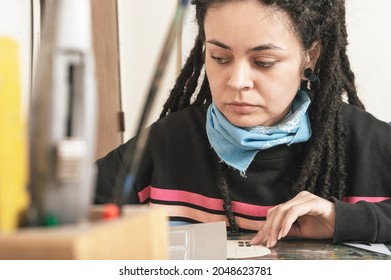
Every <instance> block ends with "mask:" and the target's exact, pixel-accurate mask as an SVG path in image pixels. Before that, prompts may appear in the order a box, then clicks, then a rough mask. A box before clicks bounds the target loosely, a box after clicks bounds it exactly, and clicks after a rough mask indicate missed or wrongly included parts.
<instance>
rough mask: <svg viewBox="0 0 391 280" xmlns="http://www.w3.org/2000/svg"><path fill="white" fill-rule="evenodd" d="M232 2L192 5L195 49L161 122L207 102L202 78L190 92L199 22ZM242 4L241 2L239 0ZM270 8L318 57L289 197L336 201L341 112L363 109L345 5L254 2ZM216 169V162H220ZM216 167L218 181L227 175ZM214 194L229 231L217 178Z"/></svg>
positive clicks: (198, 53) (198, 57)
mask: <svg viewBox="0 0 391 280" xmlns="http://www.w3.org/2000/svg"><path fill="white" fill-rule="evenodd" d="M231 1H234V0H193V1H192V3H193V4H195V5H196V19H197V22H198V26H199V32H198V36H197V37H196V40H195V44H194V48H193V50H192V51H191V53H190V56H189V58H188V59H187V61H186V64H185V66H184V67H183V69H182V72H181V73H180V75H179V77H178V79H177V81H176V84H175V86H174V88H173V89H172V91H171V93H170V96H169V98H168V100H167V102H166V103H165V105H164V108H163V111H162V113H161V115H160V118H162V117H164V116H165V115H167V114H169V113H171V112H175V111H178V110H181V109H183V108H186V107H189V106H194V105H200V104H202V103H205V102H207V101H208V100H211V93H210V88H209V83H208V79H207V77H206V76H205V77H204V79H203V82H202V85H201V89H200V90H199V92H198V93H197V92H196V91H195V90H196V88H197V84H198V81H199V77H200V74H201V72H202V68H203V64H204V53H203V47H204V41H205V32H204V20H205V16H206V12H207V10H208V9H209V8H210V7H211V6H214V7H216V6H218V5H223V4H224V3H226V2H231ZM242 1H244V0H242ZM258 1H259V2H260V3H262V4H264V5H267V6H269V7H270V8H272V9H276V10H278V11H282V12H284V13H286V14H287V15H288V16H289V17H290V19H291V25H292V27H293V30H294V32H295V33H296V36H297V37H298V38H299V40H300V41H301V43H302V46H303V49H304V50H308V49H309V48H310V47H311V46H312V45H313V44H314V43H316V42H319V43H320V44H321V53H320V57H319V59H318V62H317V64H316V66H315V70H314V72H315V74H316V75H317V77H318V80H317V82H311V83H312V84H311V90H312V94H311V96H312V97H311V98H312V102H311V106H310V107H309V110H308V114H309V118H310V122H311V127H312V131H313V135H312V137H311V139H310V140H309V142H308V144H307V145H306V148H305V151H304V158H303V163H302V166H301V169H300V171H299V176H298V180H297V182H295V184H294V193H293V194H292V195H294V194H295V193H298V192H300V191H302V190H307V191H309V192H311V193H314V194H317V195H319V196H320V197H323V198H329V197H331V196H335V197H337V198H339V199H341V198H342V197H343V196H344V193H345V186H346V181H347V175H346V158H345V152H344V134H345V132H344V127H343V122H342V113H341V107H342V103H343V97H344V95H346V97H347V101H348V103H350V104H352V105H355V106H357V107H359V108H361V109H364V105H363V104H362V102H361V101H360V99H359V97H358V96H357V91H356V86H355V76H354V73H353V72H352V70H351V67H350V63H349V59H348V56H347V54H346V51H347V45H348V40H347V31H346V23H345V1H344V0H317V1H312V0H258ZM220 164H221V163H220ZM221 170H222V169H221V167H219V168H218V175H219V176H226V174H225V173H226V172H224V171H221ZM218 189H219V191H220V193H221V195H222V197H223V200H224V209H225V210H226V215H227V218H228V220H229V222H230V225H231V228H234V229H235V228H237V225H236V223H235V221H234V219H233V213H232V211H231V208H230V207H229V205H230V203H231V201H230V196H229V189H228V184H227V182H226V179H221V178H220V179H218Z"/></svg>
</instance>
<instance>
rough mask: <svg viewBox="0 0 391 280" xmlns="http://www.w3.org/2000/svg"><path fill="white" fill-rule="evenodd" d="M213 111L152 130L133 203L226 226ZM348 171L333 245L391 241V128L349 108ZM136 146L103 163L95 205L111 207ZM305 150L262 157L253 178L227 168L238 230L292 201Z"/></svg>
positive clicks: (279, 149) (186, 114) (171, 118)
mask: <svg viewBox="0 0 391 280" xmlns="http://www.w3.org/2000/svg"><path fill="white" fill-rule="evenodd" d="M206 110H207V105H202V106H194V107H189V108H187V109H184V110H182V111H179V112H175V113H171V114H169V115H168V116H166V117H165V118H163V119H161V120H159V121H157V122H156V123H154V124H153V125H152V126H151V128H150V129H151V130H150V134H149V139H148V143H147V145H146V152H145V155H144V157H143V161H142V164H141V167H140V173H139V176H138V179H137V180H136V184H135V188H134V192H133V194H132V195H131V197H130V199H129V201H130V203H149V204H151V205H161V206H164V207H165V208H166V209H167V211H168V213H169V216H170V219H171V220H173V221H185V222H213V221H226V216H225V212H224V210H223V200H222V198H221V195H220V194H219V192H218V190H217V180H218V178H217V162H218V161H219V159H218V158H217V156H216V154H215V152H214V151H213V149H212V148H211V146H210V144H209V141H208V138H207V135H206V128H205V123H206ZM342 111H343V121H344V126H345V129H346V140H345V143H346V146H345V151H344V152H345V153H346V158H347V160H348V162H347V172H348V186H347V192H346V197H344V198H343V200H342V201H340V200H337V199H335V198H332V199H333V201H334V202H335V204H336V221H335V234H334V242H338V241H360V240H361V241H369V242H386V241H391V199H390V198H391V126H390V125H388V124H387V123H385V122H382V121H379V120H378V119H376V118H375V117H373V116H372V115H370V114H369V113H367V112H364V111H362V110H360V109H358V108H357V107H354V106H352V105H348V104H344V105H343V107H342ZM132 145H134V140H132V139H131V140H130V141H128V142H127V143H125V144H123V145H121V146H120V147H118V148H117V149H115V150H113V151H112V152H110V153H109V154H108V155H107V156H105V157H104V158H102V159H100V160H98V162H97V163H98V167H99V173H98V184H97V193H96V198H95V202H96V203H107V202H110V201H111V199H112V196H113V190H114V185H115V182H116V181H115V180H116V178H117V175H118V172H119V169H120V168H123V165H124V162H126V159H127V158H129V153H130V151H131V147H132ZM304 145H306V143H299V144H293V145H291V146H287V145H280V146H276V147H273V148H271V149H268V150H263V151H259V152H258V154H257V155H256V157H255V159H254V161H253V162H252V163H251V165H250V166H249V168H248V170H247V173H246V177H242V176H241V175H240V173H239V171H237V170H234V169H228V175H227V183H228V185H229V190H230V195H231V198H232V211H233V212H234V215H235V220H236V223H237V224H238V226H239V227H240V228H241V229H244V230H254V231H256V230H257V229H259V227H260V226H261V225H262V223H264V220H265V217H266V212H267V210H268V209H269V208H271V207H273V206H275V205H277V204H280V203H282V202H285V201H287V200H288V199H290V198H292V193H293V192H292V186H293V183H294V182H295V181H296V180H297V177H298V174H299V167H300V164H301V162H302V156H303V150H304Z"/></svg>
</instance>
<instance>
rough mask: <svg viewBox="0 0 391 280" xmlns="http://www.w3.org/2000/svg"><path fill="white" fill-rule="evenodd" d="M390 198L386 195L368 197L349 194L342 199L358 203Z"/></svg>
mask: <svg viewBox="0 0 391 280" xmlns="http://www.w3.org/2000/svg"><path fill="white" fill-rule="evenodd" d="M387 199H390V198H389V197H384V196H374V197H366V196H348V197H344V198H343V199H342V201H344V202H349V203H356V202H359V201H366V202H381V201H383V200H387Z"/></svg>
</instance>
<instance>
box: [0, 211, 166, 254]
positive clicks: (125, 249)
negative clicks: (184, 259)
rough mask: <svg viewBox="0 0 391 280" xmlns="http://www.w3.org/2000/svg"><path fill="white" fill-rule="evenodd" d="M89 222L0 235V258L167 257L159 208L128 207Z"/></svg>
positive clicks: (94, 215) (94, 216)
mask: <svg viewBox="0 0 391 280" xmlns="http://www.w3.org/2000/svg"><path fill="white" fill-rule="evenodd" d="M101 211H102V207H100V206H97V207H94V208H93V209H92V211H91V214H92V218H91V221H89V222H85V223H80V224H76V225H67V226H59V227H57V228H29V229H22V230H19V231H17V232H14V233H10V234H0V248H1V249H0V259H8V260H15V259H25V260H27V259H38V260H72V259H75V260H99V259H104V260H126V259H129V260H131V259H139V260H140V259H142V260H144V259H145V260H146V259H167V258H168V221H167V216H166V213H165V211H164V210H163V209H161V208H149V207H145V206H144V207H142V206H128V207H125V208H124V214H123V215H122V216H121V217H120V218H117V219H114V220H108V221H106V220H100V219H98V218H97V217H99V215H100V213H101Z"/></svg>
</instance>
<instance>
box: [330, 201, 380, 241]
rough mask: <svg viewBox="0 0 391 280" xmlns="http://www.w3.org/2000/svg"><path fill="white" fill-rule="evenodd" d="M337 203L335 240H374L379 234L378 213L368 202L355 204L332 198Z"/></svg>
mask: <svg viewBox="0 0 391 280" xmlns="http://www.w3.org/2000/svg"><path fill="white" fill-rule="evenodd" d="M332 201H333V202H334V203H335V230H334V239H333V242H341V241H368V242H374V241H375V240H376V235H377V228H378V225H377V222H376V221H377V220H376V215H375V213H374V211H373V209H372V208H371V207H370V205H369V204H368V203H366V202H357V203H355V204H351V203H347V202H342V201H340V200H338V199H336V198H332Z"/></svg>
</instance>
